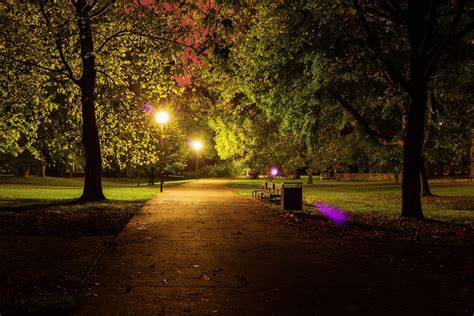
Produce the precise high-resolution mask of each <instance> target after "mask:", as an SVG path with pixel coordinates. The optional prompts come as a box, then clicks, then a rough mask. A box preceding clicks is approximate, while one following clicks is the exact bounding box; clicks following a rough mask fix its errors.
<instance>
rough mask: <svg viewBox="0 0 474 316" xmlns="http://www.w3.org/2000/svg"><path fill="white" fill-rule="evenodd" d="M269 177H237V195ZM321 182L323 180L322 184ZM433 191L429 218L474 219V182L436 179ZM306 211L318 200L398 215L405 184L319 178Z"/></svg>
mask: <svg viewBox="0 0 474 316" xmlns="http://www.w3.org/2000/svg"><path fill="white" fill-rule="evenodd" d="M264 181H265V180H240V179H239V180H235V181H232V182H231V183H230V184H229V186H231V187H233V188H236V189H235V191H236V193H237V194H239V195H242V196H250V195H251V190H250V189H251V188H259V187H260V185H261V183H262V182H264ZM320 182H321V183H320ZM431 191H432V193H433V194H435V195H437V197H433V198H423V210H424V214H425V216H426V217H427V218H431V219H437V220H442V221H452V222H459V223H471V224H472V223H473V221H474V209H473V207H474V206H473V205H474V185H472V184H465V183H456V184H451V183H448V182H446V181H444V182H443V181H433V182H432V184H431ZM303 200H304V203H305V204H306V205H307V206H306V210H308V211H316V209H315V207H313V206H311V205H313V204H314V203H315V202H321V203H325V204H330V205H332V206H335V207H338V208H340V209H342V210H345V211H347V212H349V213H351V214H353V215H360V216H367V215H370V216H382V217H387V216H388V217H391V218H397V217H399V215H400V209H401V186H400V185H394V184H393V183H387V182H374V181H363V182H354V181H351V182H347V181H331V180H325V181H315V184H313V185H305V184H304V185H303Z"/></svg>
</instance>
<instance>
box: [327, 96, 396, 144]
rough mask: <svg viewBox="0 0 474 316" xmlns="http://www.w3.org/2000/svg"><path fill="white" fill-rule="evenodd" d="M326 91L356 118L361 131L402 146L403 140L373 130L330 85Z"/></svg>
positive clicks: (381, 141)
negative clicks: (390, 137) (393, 138)
mask: <svg viewBox="0 0 474 316" xmlns="http://www.w3.org/2000/svg"><path fill="white" fill-rule="evenodd" d="M326 91H327V92H328V94H329V95H330V96H331V97H332V98H333V99H335V100H336V101H337V102H339V104H340V105H341V106H342V107H343V108H344V109H345V110H346V111H347V112H349V114H350V115H351V116H352V117H353V118H354V119H355V120H356V122H357V124H358V125H359V126H360V128H361V129H362V131H363V132H364V133H366V134H367V135H369V136H370V137H372V138H373V139H375V140H376V141H378V142H379V143H381V144H384V145H396V146H403V142H402V141H401V140H395V141H393V140H391V139H389V138H388V137H387V136H385V135H383V134H382V133H380V132H378V131H376V130H374V129H373V128H372V127H370V125H369V123H368V122H367V121H366V120H365V119H364V118H363V117H362V115H360V113H359V112H357V110H356V109H354V108H353V107H352V105H351V104H350V103H349V102H348V101H347V100H346V99H345V98H344V97H343V96H342V95H340V94H339V93H337V92H336V91H334V90H333V89H332V88H330V87H326Z"/></svg>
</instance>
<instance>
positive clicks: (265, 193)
mask: <svg viewBox="0 0 474 316" xmlns="http://www.w3.org/2000/svg"><path fill="white" fill-rule="evenodd" d="M280 192H281V184H275V183H273V182H264V183H262V187H261V188H260V189H253V190H252V196H253V197H255V198H256V199H258V200H261V201H265V202H277V201H278V200H279V199H280V197H281V193H280Z"/></svg>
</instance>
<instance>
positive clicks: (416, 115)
mask: <svg viewBox="0 0 474 316" xmlns="http://www.w3.org/2000/svg"><path fill="white" fill-rule="evenodd" d="M410 99H411V100H410V105H409V110H408V117H407V126H406V132H405V136H404V139H403V148H404V150H403V173H402V176H403V181H402V214H401V216H402V217H409V218H417V219H423V218H424V216H423V210H422V207H421V194H420V193H421V181H420V173H421V153H422V149H423V128H424V122H425V109H426V85H420V86H418V87H417V88H413V89H412V90H411V91H410Z"/></svg>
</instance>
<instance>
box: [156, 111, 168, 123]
mask: <svg viewBox="0 0 474 316" xmlns="http://www.w3.org/2000/svg"><path fill="white" fill-rule="evenodd" d="M169 119H170V116H169V115H168V113H166V112H165V111H160V112H158V113H156V114H155V120H156V121H157V122H158V123H159V124H165V123H166V122H168V120H169Z"/></svg>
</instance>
